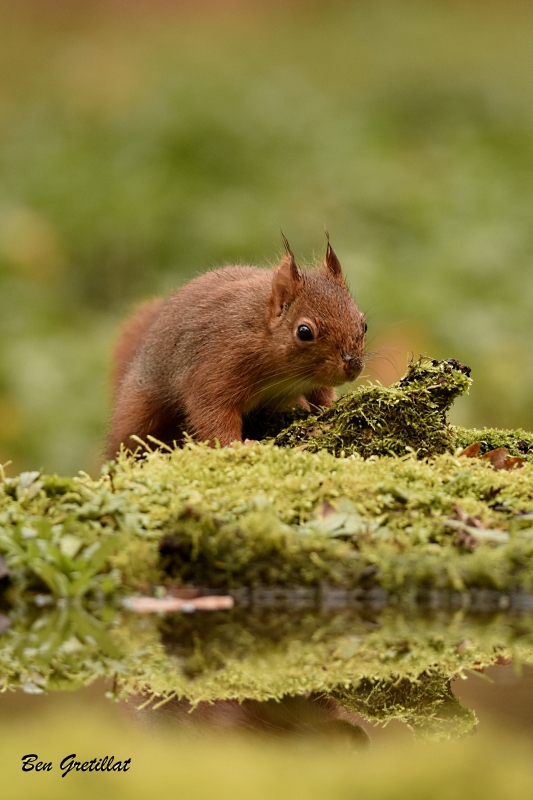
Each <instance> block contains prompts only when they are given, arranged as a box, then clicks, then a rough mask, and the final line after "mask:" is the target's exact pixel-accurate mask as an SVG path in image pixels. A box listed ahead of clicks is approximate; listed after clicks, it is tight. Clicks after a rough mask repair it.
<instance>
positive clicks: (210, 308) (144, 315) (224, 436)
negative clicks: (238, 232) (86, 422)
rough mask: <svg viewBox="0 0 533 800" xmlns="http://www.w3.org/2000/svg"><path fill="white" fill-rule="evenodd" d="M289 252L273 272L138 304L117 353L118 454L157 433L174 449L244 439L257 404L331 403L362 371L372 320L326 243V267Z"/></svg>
mask: <svg viewBox="0 0 533 800" xmlns="http://www.w3.org/2000/svg"><path fill="white" fill-rule="evenodd" d="M284 243H285V249H286V253H285V255H284V257H283V258H282V260H281V262H280V264H279V266H278V267H277V268H276V269H274V270H273V271H272V270H268V269H262V268H259V267H244V266H232V267H224V268H222V269H217V270H214V271H213V272H207V273H205V274H204V275H201V276H200V277H198V278H195V279H194V280H192V281H191V282H190V283H188V284H187V285H186V286H183V287H182V288H181V289H179V290H178V291H177V292H176V293H175V294H173V295H172V296H171V297H169V298H168V299H166V300H165V299H158V300H151V301H148V302H146V303H143V304H142V305H140V306H139V307H138V308H137V310H136V311H135V313H134V314H133V316H132V317H131V318H130V319H129V320H127V321H126V323H125V324H124V326H123V327H122V329H121V331H120V334H119V338H118V342H117V345H116V348H115V353H114V375H113V377H114V389H115V407H114V413H113V417H112V421H111V428H110V433H109V450H108V453H109V457H110V458H113V457H114V456H115V455H116V453H117V452H118V451H119V449H120V446H121V445H124V447H125V448H126V449H127V450H131V451H135V450H137V449H138V448H139V443H138V442H137V441H136V440H135V439H131V438H130V437H131V436H132V435H136V436H137V437H139V438H140V439H142V440H143V441H146V438H147V437H148V436H149V435H150V436H153V437H154V438H155V439H157V440H159V441H160V442H164V443H167V444H172V443H173V442H180V440H182V439H183V434H184V432H187V433H189V434H190V435H191V436H193V437H194V439H196V440H198V441H204V440H209V441H210V443H211V444H212V445H213V444H214V443H215V441H216V440H218V441H219V442H220V444H221V445H229V444H231V442H234V441H236V440H242V426H243V415H244V414H246V413H247V412H249V411H250V410H251V409H252V408H255V407H256V406H263V407H268V408H270V409H285V408H289V407H291V406H296V405H300V406H303V407H304V408H306V409H310V407H311V406H324V405H326V406H327V405H331V403H332V402H333V400H334V399H335V391H334V389H333V387H334V386H339V385H340V384H342V383H345V382H346V381H351V380H354V379H355V378H356V377H357V376H358V375H359V374H360V373H361V371H362V369H363V364H364V343H365V333H366V323H365V319H364V316H363V314H362V313H361V312H360V311H359V309H358V308H357V306H356V304H355V302H354V300H353V299H352V297H351V296H350V293H349V291H348V289H347V287H346V284H345V281H344V277H343V274H342V269H341V265H340V262H339V260H338V258H337V256H336V255H335V253H334V251H333V248H332V247H331V245H330V243H329V237H328V243H327V249H326V255H325V258H324V263H323V265H322V267H321V268H320V269H315V270H303V269H300V268H299V267H298V266H297V264H296V261H295V258H294V255H293V253H292V251H291V249H290V247H289V244H288V242H287V240H286V239H285V237H284Z"/></svg>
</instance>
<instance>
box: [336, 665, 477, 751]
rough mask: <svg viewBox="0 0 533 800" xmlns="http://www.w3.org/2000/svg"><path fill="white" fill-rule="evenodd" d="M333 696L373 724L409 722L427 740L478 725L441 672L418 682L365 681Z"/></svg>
mask: <svg viewBox="0 0 533 800" xmlns="http://www.w3.org/2000/svg"><path fill="white" fill-rule="evenodd" d="M330 696H331V697H333V698H334V699H335V700H337V701H338V702H339V703H340V705H341V706H344V708H347V709H348V710H349V711H353V712H354V713H355V714H361V715H362V716H363V717H366V719H368V720H371V721H372V722H389V721H390V720H391V719H399V720H401V721H402V722H406V723H407V724H408V725H409V726H410V727H411V728H413V730H414V731H415V733H416V734H418V735H419V736H423V737H424V738H431V739H448V738H450V737H456V736H461V735H464V734H465V733H470V732H471V731H472V730H473V729H474V728H475V726H476V725H477V718H476V715H475V713H474V712H473V711H470V710H469V709H466V708H463V706H462V705H461V704H460V702H459V701H458V700H457V698H456V697H455V695H454V694H453V692H452V688H451V681H450V679H449V678H448V677H447V676H446V675H442V674H440V673H439V672H422V673H421V674H420V675H417V676H416V678H414V679H413V678H401V677H398V676H392V678H389V679H387V680H373V679H372V678H363V679H362V680H361V681H360V682H359V683H357V684H355V685H354V686H348V687H346V686H340V687H338V688H335V689H334V690H333V691H332V692H330Z"/></svg>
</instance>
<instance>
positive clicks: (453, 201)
mask: <svg viewBox="0 0 533 800" xmlns="http://www.w3.org/2000/svg"><path fill="white" fill-rule="evenodd" d="M41 5H42V4H32V3H17V4H15V3H9V2H3V3H2V5H1V6H0V461H5V460H7V459H8V458H11V459H13V461H14V471H19V470H20V469H23V468H32V469H34V468H39V467H43V468H44V469H45V470H46V471H53V470H58V471H60V472H62V473H72V472H73V471H75V470H76V469H78V468H81V467H84V468H88V469H90V470H95V471H96V467H97V464H98V461H99V459H100V452H101V448H102V441H103V437H104V432H105V424H106V418H107V415H108V410H109V397H108V389H107V370H108V361H109V354H110V350H111V343H112V339H113V335H114V330H115V329H116V326H117V325H118V323H119V320H120V319H121V317H122V316H123V315H124V314H125V313H127V311H128V309H129V307H130V305H131V304H132V303H133V302H135V301H136V300H137V299H140V298H142V297H144V296H146V295H147V294H150V293H156V292H159V291H164V290H167V289H169V288H171V287H174V286H177V285H179V284H180V283H182V282H183V281H185V280H186V279H188V278H190V277H191V276H192V275H194V274H196V273H197V272H200V271H202V270H204V269H206V268H208V267H210V266H213V265H217V264H221V263H224V262H235V261H241V262H242V261H244V262H256V263H264V262H265V261H268V260H274V259H275V258H276V254H277V252H278V247H279V245H278V242H279V234H278V230H279V227H280V226H282V227H283V230H284V231H285V233H286V234H287V235H288V236H289V239H290V241H291V243H292V245H293V248H294V250H295V251H296V253H297V254H300V255H301V256H302V257H303V256H305V257H307V259H311V258H312V254H313V252H315V253H316V254H317V255H318V254H320V252H321V249H322V248H323V244H324V243H323V238H322V233H321V231H322V226H323V224H324V223H327V225H328V228H329V229H330V232H331V234H332V238H333V243H334V245H335V248H336V250H337V252H338V253H339V256H340V257H341V261H342V263H343V265H344V267H345V271H346V273H347V275H348V277H349V281H350V284H351V286H352V287H353V289H354V290H355V294H356V298H357V300H358V302H360V304H361V306H362V308H363V309H364V310H365V311H366V312H367V313H368V318H369V327H370V334H371V336H370V340H371V341H370V345H369V346H370V349H372V348H375V349H378V350H379V348H380V344H379V341H380V339H379V337H380V336H381V341H382V344H383V347H384V354H385V355H386V354H387V353H389V354H390V355H391V357H392V358H397V357H401V358H403V357H404V355H405V351H406V350H407V349H408V348H410V349H412V350H414V351H415V355H417V354H418V352H419V351H426V352H430V353H431V355H432V356H435V357H437V358H447V357H454V358H457V359H459V360H460V361H462V362H463V363H466V364H469V365H470V366H471V367H472V369H473V377H474V379H475V382H474V388H473V390H472V392H471V394H470V396H469V397H468V398H465V399H464V400H461V403H460V404H459V408H458V411H457V412H456V416H455V418H454V419H455V421H457V422H461V423H463V424H465V425H467V426H474V425H475V426H476V427H482V426H483V425H493V426H496V427H506V426H509V427H517V426H521V427H523V428H525V429H528V428H529V429H531V427H532V426H533V410H532V409H533V403H532V400H533V352H532V350H533V338H532V337H531V327H530V326H531V319H532V318H533V290H532V286H533V284H532V283H531V281H530V279H529V275H530V272H531V260H532V258H531V253H532V244H533V240H532V227H531V208H532V201H533V180H532V177H533V175H532V173H533V136H532V133H533V114H532V111H531V109H532V108H533V103H532V100H533V69H532V66H533V63H532V62H533V50H532V48H531V46H530V43H531V36H532V34H533V9H531V8H530V7H528V5H527V4H520V3H517V4H513V3H506V4H499V3H494V4H490V3H489V4H486V3H484V4H476V3H455V2H452V3H444V2H431V3H427V2H426V3H423V2H415V0H398V2H391V1H389V2H386V0H378V2H372V3H366V2H357V3H343V2H335V3H331V2H329V3H328V4H324V3H321V2H314V3H289V4H283V5H281V4H274V5H272V4H268V6H267V4H265V6H264V7H263V5H262V4H255V3H254V4H251V5H249V4H247V3H241V4H235V5H232V4H230V5H225V4H222V5H218V4H215V5H214V6H208V7H207V6H203V5H202V6H200V7H198V6H196V10H193V9H191V8H188V9H187V8H184V7H183V6H182V5H181V4H179V5H178V4H172V3H171V4H162V5H157V4H156V5H155V6H154V7H153V8H151V9H150V8H149V7H148V4H146V5H144V4H139V5H131V4H130V6H131V9H130V11H128V13H126V12H125V11H124V10H122V11H120V5H116V6H114V5H111V4H108V3H94V4H59V5H58V4H50V8H49V9H48V11H44V10H43V9H42V8H40V6H41ZM376 333H377V334H378V336H377V339H375V340H372V337H373V336H375V335H376ZM379 364H380V362H379V360H377V361H376V368H379ZM402 366H403V365H402ZM399 371H400V372H401V366H400V368H399ZM370 374H371V375H372V372H371V373H370ZM394 377H397V375H396V376H394Z"/></svg>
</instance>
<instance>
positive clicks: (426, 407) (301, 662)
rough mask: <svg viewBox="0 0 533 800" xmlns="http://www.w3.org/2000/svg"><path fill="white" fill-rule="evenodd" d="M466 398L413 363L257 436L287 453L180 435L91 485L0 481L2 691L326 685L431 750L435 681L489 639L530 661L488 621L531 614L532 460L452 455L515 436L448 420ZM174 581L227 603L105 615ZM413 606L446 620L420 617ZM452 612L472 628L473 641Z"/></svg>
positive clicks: (443, 721)
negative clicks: (6, 613)
mask: <svg viewBox="0 0 533 800" xmlns="http://www.w3.org/2000/svg"><path fill="white" fill-rule="evenodd" d="M468 384H469V378H468V376H467V375H466V374H465V372H464V371H463V369H462V368H459V367H458V366H457V364H455V363H450V362H441V363H438V362H432V361H429V360H422V361H419V362H417V363H416V364H412V365H411V367H410V369H409V372H408V374H407V376H406V377H405V378H404V379H403V380H402V381H400V383H399V384H397V385H396V386H395V387H392V388H391V389H383V388H380V387H373V388H372V389H363V390H359V391H358V392H355V393H353V394H352V395H349V396H347V397H345V398H341V400H339V401H338V403H337V404H336V405H335V406H334V407H333V408H331V409H326V410H325V411H323V412H320V413H319V414H317V415H311V416H309V415H307V418H306V419H304V418H303V416H302V414H303V412H297V414H298V415H299V416H300V420H299V422H296V423H295V422H293V423H292V425H291V426H290V427H289V428H288V429H287V431H286V432H285V433H284V434H280V435H279V436H278V437H277V440H276V441H278V440H281V439H282V438H283V437H286V438H287V441H292V437H293V434H295V435H297V438H298V437H300V441H301V442H304V444H303V446H297V447H280V446H278V445H276V444H275V443H274V442H273V441H266V442H260V443H256V444H253V445H241V444H235V445H234V446H233V447H228V448H209V447H207V446H206V445H198V444H194V443H192V442H189V443H187V444H186V446H184V447H183V448H182V449H176V450H172V451H165V452H162V451H160V450H154V451H153V452H147V453H146V455H145V456H144V457H143V458H142V459H139V460H134V459H132V458H129V457H127V456H125V455H124V454H122V455H121V456H120V457H119V458H118V460H117V462H116V463H110V464H107V465H105V467H104V468H103V470H102V475H101V477H100V478H99V479H98V480H93V479H91V478H90V477H89V476H87V475H84V474H82V475H80V476H78V477H76V478H72V479H71V478H66V479H63V478H58V477H57V476H45V475H41V474H40V473H38V472H30V473H23V474H22V475H20V476H18V477H17V478H13V479H8V478H3V480H2V483H1V486H0V554H1V555H2V556H3V558H4V559H5V562H6V564H7V568H8V570H9V575H8V576H7V577H4V578H3V579H2V583H1V584H0V588H3V590H4V606H3V607H8V606H10V607H11V612H10V616H11V626H10V627H9V628H8V629H7V630H6V632H5V633H4V634H3V646H2V648H1V649H0V677H1V678H2V680H3V683H4V685H22V686H26V687H27V690H28V691H39V690H40V689H51V688H65V687H67V686H71V687H72V686H76V685H79V684H80V683H88V682H90V681H91V680H93V679H94V678H95V677H97V676H99V675H102V676H108V677H111V676H113V677H114V681H115V693H116V694H118V695H120V696H127V695H129V694H131V693H141V694H146V696H147V697H148V698H150V697H152V696H157V697H159V698H161V699H168V698H170V697H173V696H177V697H182V698H186V699H188V700H190V701H191V702H192V703H198V702H201V701H212V700H215V699H229V698H233V699H244V698H245V697H252V698H255V699H257V700H266V699H279V698H280V697H282V696H284V695H286V694H304V693H307V692H319V693H326V694H330V693H333V694H334V695H335V696H336V697H337V698H338V699H339V698H342V701H343V702H345V703H346V704H347V705H348V706H350V707H352V708H353V709H357V708H358V709H360V710H361V711H362V713H365V714H366V715H367V716H369V717H370V718H372V719H382V720H386V719H391V718H400V719H403V720H405V721H407V722H408V723H409V724H410V725H411V726H413V727H414V728H416V729H420V730H422V729H423V730H424V732H425V733H427V734H429V735H432V736H444V735H449V734H450V733H451V732H452V731H456V732H457V731H464V730H466V729H467V728H468V727H469V726H471V725H472V724H473V718H472V716H471V715H470V714H467V713H463V711H462V710H461V709H460V708H459V707H458V706H456V705H455V704H454V701H453V698H451V696H450V692H449V681H450V679H451V678H452V677H453V676H454V675H456V674H458V673H460V672H461V671H462V670H464V669H467V668H473V667H474V666H475V665H478V666H479V665H480V664H481V665H482V664H490V663H492V662H493V661H494V660H495V658H496V655H497V653H498V652H499V651H500V649H501V648H502V647H505V648H507V649H508V651H509V652H511V651H512V652H513V656H514V658H515V659H518V660H519V659H525V660H533V638H532V636H531V633H530V631H531V629H532V626H531V624H530V622H529V621H528V622H521V623H520V625H519V626H516V625H515V623H514V622H513V619H512V618H511V617H508V618H507V619H506V620H505V622H504V623H501V622H500V618H499V617H498V616H496V614H497V612H498V611H499V610H501V609H508V610H510V611H511V612H523V611H524V609H528V608H530V607H531V601H532V595H533V490H532V486H533V464H532V463H525V464H524V465H523V467H522V468H520V469H514V470H512V471H506V470H500V471H495V470H494V469H493V467H492V466H491V464H490V463H489V462H488V461H484V460H480V459H468V458H465V457H461V456H459V455H458V450H459V448H461V447H462V446H463V445H465V444H468V443H469V442H470V441H481V443H482V447H483V449H484V450H485V449H490V448H492V447H493V446H494V445H497V446H499V445H502V444H505V446H507V447H508V449H509V450H510V452H512V453H514V452H516V451H517V450H518V452H520V447H522V448H523V445H521V444H520V442H522V441H523V442H526V444H527V443H528V442H529V441H530V440H531V439H532V438H533V437H531V435H530V434H525V433H524V432H522V431H519V432H496V431H484V432H479V431H464V430H462V429H453V428H452V427H450V426H449V425H448V424H447V422H446V419H445V412H446V409H447V408H448V406H449V404H450V402H451V400H452V399H453V397H454V396H456V395H457V394H459V393H460V392H461V391H463V390H464V389H466V388H467V387H468ZM328 415H329V416H328ZM326 419H329V420H330V423H331V427H329V428H328V427H327V425H328V424H330V423H325V422H324V420H326ZM318 422H320V425H322V424H323V425H324V428H325V432H324V433H323V434H322V433H320V431H318V432H317V430H316V427H317V424H318ZM364 425H366V426H367V427H368V426H369V427H370V429H371V430H372V431H373V435H372V436H371V437H367V438H368V441H365V435H366V434H365V435H364V431H365V430H366V428H365V427H364ZM302 430H303V431H304V432H307V433H309V434H310V435H309V436H307V433H306V434H305V435H304V434H302ZM298 431H300V433H298ZM321 436H324V437H325V438H324V440H323V441H324V443H325V444H326V445H327V447H324V448H318V443H319V442H320V441H322V440H321V439H320V437H321ZM513 448H514V449H513ZM328 449H329V450H331V452H329V451H328ZM357 450H361V451H362V452H361V453H360V452H357ZM348 453H350V455H347V454H348ZM430 453H431V455H429V454H430ZM363 456H367V457H366V458H364V457H363ZM176 585H178V586H183V585H192V586H194V587H197V588H199V589H200V590H201V591H210V592H213V591H215V592H219V593H231V594H232V595H233V596H234V598H235V603H236V605H235V608H234V609H233V610H232V611H227V612H216V613H213V614H206V615H201V614H197V615H195V616H194V617H187V616H185V615H174V616H172V617H169V618H168V619H164V620H161V621H158V620H153V619H146V618H139V617H138V616H137V617H136V616H135V615H131V614H127V613H126V612H125V611H124V610H123V609H122V608H121V599H122V598H123V596H124V595H125V594H128V595H131V594H132V593H142V594H156V595H164V594H165V593H166V592H169V591H173V590H174V589H175V587H176ZM36 593H37V594H36ZM376 609H386V610H382V611H381V612H380V614H379V615H377V616H376V614H377V611H376ZM388 609H393V610H388ZM428 609H433V611H435V610H438V609H440V610H442V611H443V612H446V613H445V614H444V615H443V616H440V617H437V618H435V617H432V618H430V619H427V620H426V619H421V618H420V616H419V612H420V610H426V611H427V610H428ZM469 611H471V612H478V613H479V612H483V613H484V614H489V615H490V620H489V622H488V623H487V626H486V628H483V625H482V624H481V623H478V622H476V621H475V620H473V618H465V617H464V615H465V614H467V613H468V612H469ZM363 612H364V614H363ZM450 613H452V616H450ZM362 614H363V615H362ZM457 614H458V616H457ZM407 620H408V621H407ZM369 623H370V624H369ZM466 639H471V641H472V642H473V644H472V645H464V644H463V643H464V641H465V640H466ZM350 704H351V705H350Z"/></svg>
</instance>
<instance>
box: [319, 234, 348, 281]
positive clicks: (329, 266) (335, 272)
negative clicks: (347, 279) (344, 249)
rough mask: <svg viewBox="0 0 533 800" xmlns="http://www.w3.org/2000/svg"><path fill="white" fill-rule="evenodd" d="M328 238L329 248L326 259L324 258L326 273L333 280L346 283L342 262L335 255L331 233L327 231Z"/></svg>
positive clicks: (327, 248)
mask: <svg viewBox="0 0 533 800" xmlns="http://www.w3.org/2000/svg"><path fill="white" fill-rule="evenodd" d="M326 236H327V238H328V246H327V247H326V257H325V258H324V267H325V268H326V271H327V272H328V273H329V274H330V275H331V276H332V277H333V278H335V280H337V281H342V282H344V277H343V274H342V267H341V262H340V261H339V259H338V258H337V256H336V255H335V251H334V249H333V247H332V246H331V244H330V242H329V233H328V232H327V231H326Z"/></svg>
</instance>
